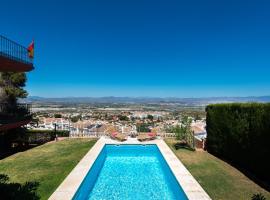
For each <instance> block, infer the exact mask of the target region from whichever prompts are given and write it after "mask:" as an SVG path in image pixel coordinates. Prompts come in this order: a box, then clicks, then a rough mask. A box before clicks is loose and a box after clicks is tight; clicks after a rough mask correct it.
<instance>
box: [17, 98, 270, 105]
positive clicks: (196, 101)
mask: <svg viewBox="0 0 270 200" xmlns="http://www.w3.org/2000/svg"><path fill="white" fill-rule="evenodd" d="M22 101H24V102H28V103H40V104H42V103H45V104H48V103H65V104H66V103H72V104H74V103H75V104H76V103H78V104H80V103H81V104H87V103H89V104H92V103H131V104H159V103H175V104H185V105H207V104H211V103H225V102H270V96H257V97H256V96H249V97H205V98H177V97H167V98H159V97H114V96H109V97H62V98H45V97H38V96H29V97H28V98H27V99H24V100H22Z"/></svg>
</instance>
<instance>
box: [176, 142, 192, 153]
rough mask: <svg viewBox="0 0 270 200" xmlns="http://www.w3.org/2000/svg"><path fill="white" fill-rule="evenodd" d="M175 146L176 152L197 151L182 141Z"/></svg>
mask: <svg viewBox="0 0 270 200" xmlns="http://www.w3.org/2000/svg"><path fill="white" fill-rule="evenodd" d="M173 146H174V148H175V149H176V150H178V149H187V150H190V151H195V149H194V148H192V147H191V146H189V145H188V144H187V143H185V142H181V141H180V142H177V143H175V144H174V145H173Z"/></svg>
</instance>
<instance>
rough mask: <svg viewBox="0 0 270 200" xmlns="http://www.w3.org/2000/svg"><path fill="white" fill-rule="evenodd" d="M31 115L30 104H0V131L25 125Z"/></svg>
mask: <svg viewBox="0 0 270 200" xmlns="http://www.w3.org/2000/svg"><path fill="white" fill-rule="evenodd" d="M31 117H32V114H31V105H30V104H17V106H10V105H9V104H6V103H1V104H0V131H4V130H9V129H13V128H17V127H20V126H23V125H26V124H28V123H29V122H30V120H31Z"/></svg>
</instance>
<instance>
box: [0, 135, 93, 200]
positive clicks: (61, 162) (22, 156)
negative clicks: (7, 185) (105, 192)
mask: <svg viewBox="0 0 270 200" xmlns="http://www.w3.org/2000/svg"><path fill="white" fill-rule="evenodd" d="M95 142H96V140H91V139H66V140H63V141H59V142H53V143H47V144H44V145H42V146H39V147H36V148H33V149H30V150H28V151H25V152H21V153H17V154H15V155H12V156H10V157H8V158H5V159H3V160H0V174H7V175H8V176H9V177H10V179H11V181H12V182H18V183H24V182H26V181H37V182H39V184H40V185H39V187H38V190H37V192H38V195H39V196H40V197H41V199H48V197H49V196H50V195H51V194H52V193H53V192H54V190H55V189H56V188H57V187H58V185H59V184H60V183H61V182H62V181H63V180H64V179H65V177H66V176H67V175H68V174H69V173H70V171H71V170H72V169H73V168H74V167H75V166H76V164H77V163H78V162H79V161H80V160H81V158H82V157H83V156H84V155H85V154H86V153H87V152H88V151H89V149H90V148H91V147H92V146H93V145H94V144H95Z"/></svg>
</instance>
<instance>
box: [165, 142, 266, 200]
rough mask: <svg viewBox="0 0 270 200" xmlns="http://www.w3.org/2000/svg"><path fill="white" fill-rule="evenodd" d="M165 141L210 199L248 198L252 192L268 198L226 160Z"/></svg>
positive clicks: (237, 199) (245, 199)
mask: <svg viewBox="0 0 270 200" xmlns="http://www.w3.org/2000/svg"><path fill="white" fill-rule="evenodd" d="M165 141H166V143H167V144H168V145H169V146H170V148H171V149H172V150H173V152H174V153H175V154H176V156H177V157H178V158H179V159H180V160H181V161H182V163H183V164H184V165H185V166H186V168H187V169H188V170H189V171H190V173H191V174H192V175H193V176H194V178H195V179H196V180H197V181H198V182H199V183H200V185H201V186H202V187H203V188H204V190H205V191H206V192H207V193H208V194H209V196H210V197H211V198H212V199H219V200H221V199H224V200H228V199H230V200H234V199H235V200H242V199H243V200H248V199H251V197H252V195H253V194H254V193H262V194H263V195H264V196H265V197H266V198H267V199H270V193H269V192H267V191H266V190H264V189H263V188H261V187H260V186H258V185H257V184H255V183H254V182H253V181H251V180H250V179H248V178H247V177H246V176H245V175H243V174H242V173H241V172H240V171H238V170H237V169H235V168H234V167H232V166H231V165H229V164H227V163H226V162H223V161H222V160H220V159H218V158H216V157H214V156H213V155H211V154H209V153H207V152H203V151H195V152H193V151H189V150H186V149H179V150H175V149H174V147H173V143H174V141H173V140H171V139H167V140H165Z"/></svg>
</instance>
